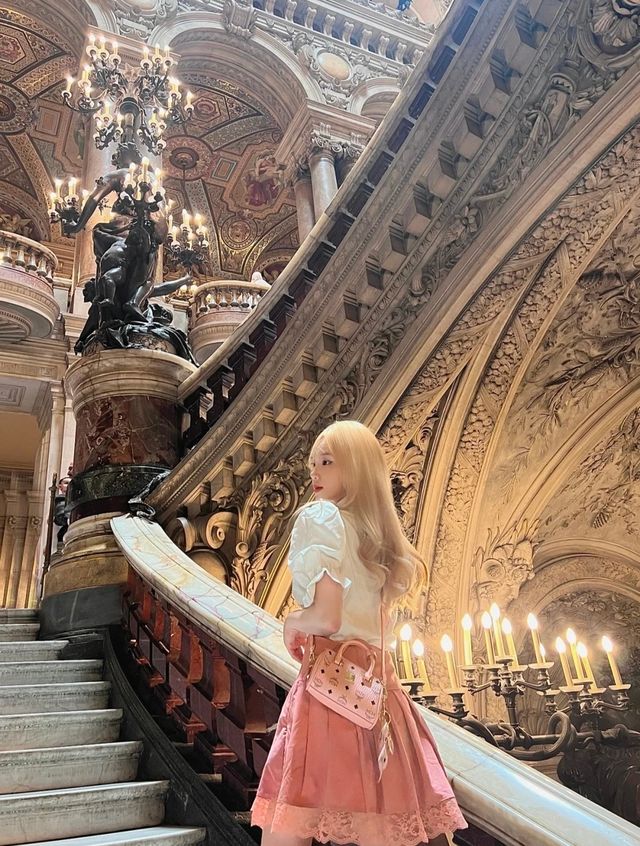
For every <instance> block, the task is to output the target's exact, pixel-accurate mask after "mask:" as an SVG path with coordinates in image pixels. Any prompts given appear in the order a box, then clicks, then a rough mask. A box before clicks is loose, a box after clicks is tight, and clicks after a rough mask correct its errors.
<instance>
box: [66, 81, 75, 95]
mask: <svg viewBox="0 0 640 846" xmlns="http://www.w3.org/2000/svg"><path fill="white" fill-rule="evenodd" d="M74 82H75V79H74V78H73V77H72V76H68V77H67V87H66V88H65V89H64V93H65V94H68V95H69V96H71V88H72V86H73V83H74Z"/></svg>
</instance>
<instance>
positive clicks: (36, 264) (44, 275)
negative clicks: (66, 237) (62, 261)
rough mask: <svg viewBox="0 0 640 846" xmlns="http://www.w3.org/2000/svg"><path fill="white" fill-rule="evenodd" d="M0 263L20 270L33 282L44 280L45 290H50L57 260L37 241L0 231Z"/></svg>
mask: <svg viewBox="0 0 640 846" xmlns="http://www.w3.org/2000/svg"><path fill="white" fill-rule="evenodd" d="M0 263H1V264H2V266H4V267H14V268H16V269H18V270H22V271H24V272H25V273H28V274H29V275H30V276H33V277H34V279H35V280H44V281H45V282H47V283H48V288H47V290H49V291H51V290H52V288H51V286H52V285H53V276H54V273H55V272H56V269H57V267H58V259H57V258H56V256H55V254H54V253H52V252H51V250H50V249H48V247H43V246H42V244H39V243H38V242H37V241H32V240H31V238H25V236H24V235H16V234H15V233H14V232H4V231H1V230H0Z"/></svg>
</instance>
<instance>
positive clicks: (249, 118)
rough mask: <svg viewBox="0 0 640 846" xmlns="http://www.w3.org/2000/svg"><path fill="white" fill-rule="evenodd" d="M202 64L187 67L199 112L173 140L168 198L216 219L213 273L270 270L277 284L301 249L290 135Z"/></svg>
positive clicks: (167, 165)
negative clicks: (286, 178) (284, 171)
mask: <svg viewBox="0 0 640 846" xmlns="http://www.w3.org/2000/svg"><path fill="white" fill-rule="evenodd" d="M194 65H195V61H193V60H192V62H190V63H186V62H181V68H180V76H181V79H182V80H183V81H184V85H185V87H188V88H189V89H190V90H192V91H193V92H194V103H195V111H194V116H193V119H192V120H191V121H190V122H189V123H188V124H186V125H185V126H183V127H180V128H174V130H173V131H172V132H171V133H170V137H169V138H168V143H167V148H166V150H165V151H164V154H163V170H164V173H165V185H166V187H167V190H168V195H169V197H170V198H171V199H173V200H174V201H175V204H176V207H177V208H178V210H180V209H181V208H183V207H184V208H186V209H187V210H188V211H190V212H191V213H192V214H194V213H196V212H200V213H201V214H203V216H204V217H205V218H208V220H209V224H210V231H211V232H213V233H214V237H213V238H211V260H210V267H209V268H208V271H209V272H210V273H212V274H213V275H214V276H218V277H222V278H224V277H227V276H230V277H242V278H245V279H249V278H250V277H251V273H252V272H253V271H254V270H262V271H263V273H264V275H265V276H266V278H267V279H269V278H274V274H275V273H277V271H278V269H280V268H281V267H282V266H283V265H284V263H286V261H287V260H288V258H290V256H291V255H292V254H293V252H294V251H295V249H296V247H297V245H298V241H297V219H296V210H295V204H294V202H295V201H294V198H293V196H292V192H291V190H290V189H287V188H285V187H284V186H283V184H282V181H281V174H280V171H279V170H278V167H277V163H276V159H275V151H276V148H277V146H278V143H279V142H280V140H281V137H282V131H281V129H280V127H279V126H278V125H277V124H276V122H275V120H274V118H273V117H272V116H271V114H270V113H269V112H268V111H267V109H266V108H265V106H264V105H263V104H262V103H261V102H260V100H259V99H258V98H257V97H256V96H254V95H252V94H250V93H248V92H247V91H246V90H245V89H244V88H243V87H240V86H238V85H236V84H234V83H233V82H230V81H227V80H224V79H218V78H216V77H215V76H214V75H213V74H211V73H210V72H208V73H203V72H202V71H199V70H197V69H196V67H194Z"/></svg>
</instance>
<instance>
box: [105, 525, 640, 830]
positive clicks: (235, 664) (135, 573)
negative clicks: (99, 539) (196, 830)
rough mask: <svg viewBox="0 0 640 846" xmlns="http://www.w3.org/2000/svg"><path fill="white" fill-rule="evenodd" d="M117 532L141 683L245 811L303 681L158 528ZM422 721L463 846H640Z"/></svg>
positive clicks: (479, 748) (543, 783)
mask: <svg viewBox="0 0 640 846" xmlns="http://www.w3.org/2000/svg"><path fill="white" fill-rule="evenodd" d="M112 528H113V531H114V534H115V536H116V539H117V542H118V544H119V546H120V548H121V550H122V552H123V553H124V555H125V556H126V558H127V560H128V561H129V564H130V575H129V582H128V585H127V587H126V589H125V591H124V609H125V624H126V625H127V626H128V627H129V631H130V633H131V647H132V650H133V653H134V655H135V656H136V660H137V664H138V667H139V668H140V673H141V674H142V675H143V677H144V679H145V680H146V684H147V685H148V686H149V687H150V688H151V689H153V690H154V691H155V692H156V694H157V697H158V701H159V702H161V703H162V706H163V708H164V711H165V713H166V714H167V715H168V716H171V717H172V718H173V720H174V721H175V725H176V727H178V728H179V729H180V731H181V732H182V733H183V735H184V737H185V739H187V738H190V739H192V740H193V742H194V744H195V745H196V746H197V747H198V749H199V751H200V752H201V753H202V754H203V755H206V756H208V760H209V763H210V765H211V767H212V769H213V771H214V772H218V773H221V774H222V782H223V785H224V786H225V787H226V789H227V790H228V791H230V792H231V794H234V795H235V796H236V799H237V801H238V802H241V803H244V806H245V807H246V808H248V807H249V805H250V803H251V801H252V799H253V796H254V795H255V790H256V788H257V784H258V780H259V776H260V772H261V770H262V767H263V766H264V762H265V760H266V756H267V754H268V748H269V743H270V740H271V737H272V734H273V730H274V728H275V723H276V722H277V718H278V714H279V711H280V707H281V705H282V702H283V700H284V696H285V694H286V690H287V689H288V688H289V687H290V686H291V684H292V683H293V681H294V679H295V677H296V675H297V671H298V665H297V664H296V663H295V662H294V661H293V660H292V659H291V658H290V657H289V656H288V654H287V652H286V650H285V648H284V645H283V643H282V627H281V624H280V622H279V621H278V620H276V619H275V618H274V617H272V616H271V615H269V614H267V613H266V612H264V611H263V610H262V609H260V608H258V607H256V606H255V605H254V604H253V603H252V602H250V601H248V600H247V599H245V598H244V597H243V596H241V595H240V594H239V593H237V592H236V591H234V590H232V589H231V588H229V587H227V586H226V585H225V584H223V583H222V582H220V581H218V580H216V579H214V578H213V577H212V576H210V575H209V574H207V573H206V572H205V571H204V570H203V569H202V568H201V567H199V566H198V565H197V564H196V563H194V562H193V561H191V560H190V559H189V558H188V556H187V555H185V554H184V553H183V552H181V551H180V550H179V549H178V548H177V547H176V546H175V545H174V544H173V543H172V542H171V540H170V539H169V537H168V536H167V535H166V534H165V533H164V532H163V530H162V528H161V527H160V526H159V525H157V524H155V523H149V522H147V521H145V520H142V519H140V518H131V517H117V518H115V519H114V520H112ZM420 710H421V713H422V715H423V718H424V719H425V721H426V722H427V723H428V725H429V728H430V730H431V731H432V733H433V735H434V736H435V738H436V741H437V743H438V746H439V748H440V752H441V754H442V757H443V760H444V763H445V767H446V769H447V773H448V775H449V778H450V779H451V782H452V784H453V787H454V789H455V791H456V795H457V798H458V801H459V802H460V805H461V807H462V809H463V812H464V813H465V816H466V817H467V819H468V820H469V822H470V823H471V828H470V829H469V831H466V832H460V834H459V835H457V836H456V842H457V843H458V844H461V846H522V844H527V846H571V845H572V844H573V845H574V846H575V844H576V843H585V844H586V843H603V844H604V843H616V846H637V843H638V830H637V828H636V827H635V826H633V825H632V824H630V823H628V822H626V821H625V820H623V819H621V818H620V817H617V816H614V815H613V814H611V813H609V812H608V811H606V810H604V809H603V808H600V807H599V806H598V805H595V804H593V803H591V802H589V801H588V800H586V799H584V798H583V797H581V796H579V795H577V794H575V793H572V792H571V791H570V790H568V789H567V788H565V787H563V786H562V785H560V784H557V783H556V782H554V781H552V780H551V779H549V778H547V777H546V776H544V775H541V774H540V773H538V772H536V771H535V770H532V769H530V768H529V767H527V766H526V765H525V764H523V763H521V762H519V761H516V760H514V759H512V758H511V757H509V756H508V755H507V754H505V753H504V752H502V751H500V750H497V749H495V748H494V747H491V746H489V745H487V744H486V743H485V742H484V741H481V740H480V739H478V738H476V737H473V736H470V735H469V734H468V733H467V732H465V731H463V730H461V729H460V728H459V727H457V726H455V725H453V724H452V723H450V722H448V721H444V720H442V719H441V718H439V717H436V716H434V715H433V714H431V713H430V712H428V711H426V710H425V709H420Z"/></svg>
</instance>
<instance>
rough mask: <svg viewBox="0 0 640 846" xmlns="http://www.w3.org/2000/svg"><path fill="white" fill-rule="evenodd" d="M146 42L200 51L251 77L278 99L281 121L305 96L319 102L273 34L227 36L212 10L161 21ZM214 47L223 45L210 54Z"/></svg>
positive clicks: (234, 73) (234, 75)
mask: <svg viewBox="0 0 640 846" xmlns="http://www.w3.org/2000/svg"><path fill="white" fill-rule="evenodd" d="M149 42H150V43H155V42H158V43H162V44H169V45H170V46H171V47H172V48H173V49H175V50H176V52H178V53H181V52H187V51H188V52H191V53H192V54H195V53H197V52H200V53H201V54H202V55H203V56H206V57H207V58H208V59H209V61H211V62H213V63H215V64H216V66H219V67H220V68H221V70H222V71H223V72H224V73H225V74H227V75H228V76H229V78H231V79H238V81H239V82H241V81H243V80H249V79H251V80H253V83H254V85H257V86H259V88H260V89H261V90H265V89H266V88H267V87H269V88H270V89H272V90H273V92H274V93H277V92H281V93H282V94H285V93H286V94H287V97H284V96H282V97H280V96H279V98H278V99H279V102H280V108H281V113H282V117H283V124H282V125H285V123H286V121H287V120H290V119H291V118H292V117H293V114H294V113H295V111H296V110H297V108H298V107H299V106H301V105H302V104H303V103H304V101H305V100H306V99H309V100H314V101H317V102H324V98H323V96H322V90H321V88H320V86H319V85H318V84H317V83H316V82H315V81H314V80H313V79H312V78H311V77H310V76H309V75H308V74H307V73H306V72H305V71H304V70H303V68H302V67H301V66H300V65H299V63H298V61H297V59H296V58H295V56H294V55H293V54H292V53H291V52H290V51H289V50H287V48H286V47H285V46H284V45H283V44H281V43H280V42H279V41H277V40H276V39H274V38H270V37H269V36H268V35H266V34H264V33H262V32H259V31H257V32H255V34H254V35H253V36H252V37H251V38H250V39H241V38H239V37H237V36H234V35H230V34H229V33H228V32H227V31H226V30H225V28H224V24H223V21H222V16H221V15H220V14H215V13H212V12H189V13H188V14H182V15H177V16H176V17H175V18H173V19H171V20H170V21H166V22H165V23H163V24H162V25H160V26H158V27H156V29H155V30H154V31H153V32H152V33H151V35H150V36H149ZM216 47H220V48H223V49H222V53H221V55H220V56H219V57H216V56H215V55H214V56H213V58H212V52H214V51H215V49H216Z"/></svg>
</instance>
